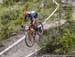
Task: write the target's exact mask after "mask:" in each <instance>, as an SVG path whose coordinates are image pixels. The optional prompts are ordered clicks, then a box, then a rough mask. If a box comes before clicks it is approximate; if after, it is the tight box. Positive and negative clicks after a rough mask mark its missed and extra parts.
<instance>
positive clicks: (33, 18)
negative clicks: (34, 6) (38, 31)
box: [24, 11, 38, 28]
mask: <svg viewBox="0 0 75 57" xmlns="http://www.w3.org/2000/svg"><path fill="white" fill-rule="evenodd" d="M27 17H29V19H30V24H31V25H30V28H31V26H35V23H36V22H37V17H38V13H37V12H36V11H26V12H24V21H25V20H26V19H27Z"/></svg>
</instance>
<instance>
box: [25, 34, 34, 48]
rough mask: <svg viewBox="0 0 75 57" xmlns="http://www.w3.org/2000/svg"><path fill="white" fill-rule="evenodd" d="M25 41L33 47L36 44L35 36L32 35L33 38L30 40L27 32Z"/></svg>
mask: <svg viewBox="0 0 75 57" xmlns="http://www.w3.org/2000/svg"><path fill="white" fill-rule="evenodd" d="M25 43H26V45H27V46H28V47H32V46H33V45H34V37H33V35H32V38H31V40H30V38H29V36H28V33H27V34H26V38H25Z"/></svg>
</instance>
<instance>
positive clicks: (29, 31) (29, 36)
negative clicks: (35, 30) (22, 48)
mask: <svg viewBox="0 0 75 57" xmlns="http://www.w3.org/2000/svg"><path fill="white" fill-rule="evenodd" d="M32 37H33V36H32V31H31V26H29V29H28V38H29V40H30V41H31V39H32Z"/></svg>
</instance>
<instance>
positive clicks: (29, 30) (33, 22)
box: [28, 19, 36, 40]
mask: <svg viewBox="0 0 75 57" xmlns="http://www.w3.org/2000/svg"><path fill="white" fill-rule="evenodd" d="M35 22H36V20H35V19H33V20H31V25H30V26H29V29H28V37H29V39H30V40H31V38H32V37H33V36H32V31H31V28H33V27H34V26H35Z"/></svg>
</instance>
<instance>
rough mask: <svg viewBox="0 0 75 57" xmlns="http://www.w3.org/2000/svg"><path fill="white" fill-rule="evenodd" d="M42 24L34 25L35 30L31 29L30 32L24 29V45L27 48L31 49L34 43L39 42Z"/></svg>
mask: <svg viewBox="0 0 75 57" xmlns="http://www.w3.org/2000/svg"><path fill="white" fill-rule="evenodd" d="M43 30H44V29H43V24H42V23H41V22H37V23H36V28H34V27H32V28H31V31H29V30H28V28H27V29H25V31H26V32H25V43H26V45H27V46H28V47H32V46H33V45H34V43H35V42H36V41H39V40H40V38H41V36H42V34H43ZM29 32H31V38H30V37H29V34H28V33H29Z"/></svg>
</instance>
